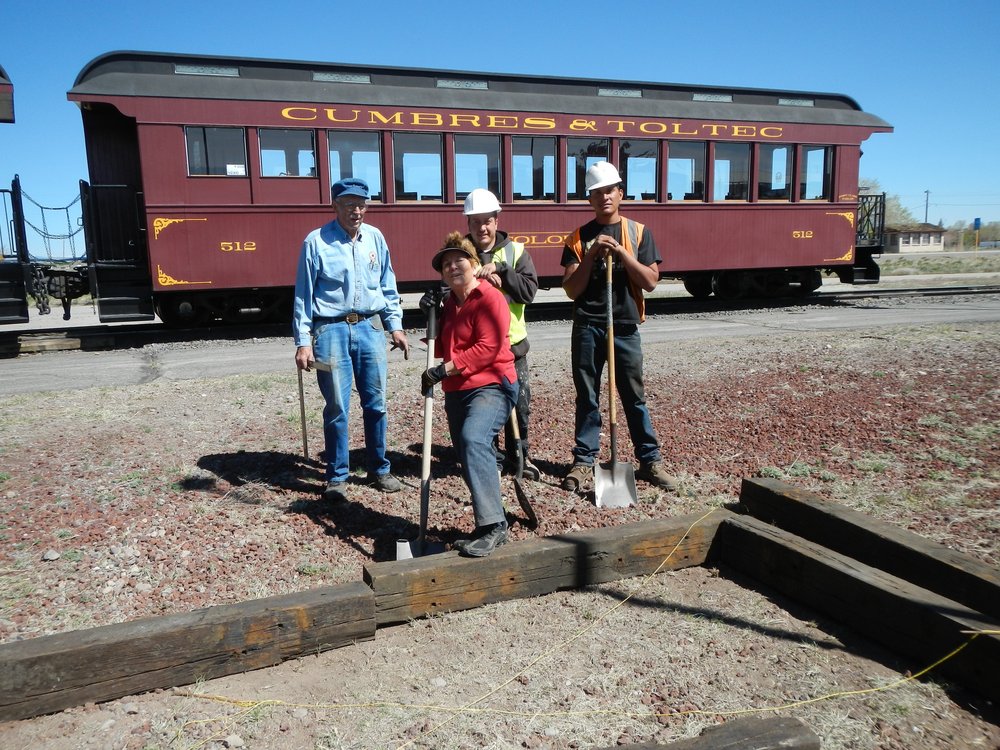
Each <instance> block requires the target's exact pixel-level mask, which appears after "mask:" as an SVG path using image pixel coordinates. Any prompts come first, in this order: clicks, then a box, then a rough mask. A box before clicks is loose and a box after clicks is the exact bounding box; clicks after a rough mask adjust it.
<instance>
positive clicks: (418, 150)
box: [392, 133, 444, 201]
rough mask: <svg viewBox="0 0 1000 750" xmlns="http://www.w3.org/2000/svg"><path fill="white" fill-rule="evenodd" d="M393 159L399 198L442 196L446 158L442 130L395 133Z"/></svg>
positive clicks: (435, 197)
mask: <svg viewBox="0 0 1000 750" xmlns="http://www.w3.org/2000/svg"><path fill="white" fill-rule="evenodd" d="M392 161H393V165H392V170H393V179H395V181H396V199H397V200H404V201H405V200H416V201H430V200H435V201H440V200H441V196H442V195H443V193H444V191H443V190H442V185H443V180H442V179H441V175H442V164H443V163H444V159H443V157H442V148H441V136H440V135H439V134H437V133H393V134H392Z"/></svg>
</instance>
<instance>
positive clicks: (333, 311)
mask: <svg viewBox="0 0 1000 750" xmlns="http://www.w3.org/2000/svg"><path fill="white" fill-rule="evenodd" d="M352 312H356V313H360V314H362V315H371V314H374V313H378V315H379V317H380V318H381V319H382V326H383V328H385V330H387V331H390V332H392V331H398V330H401V329H402V328H403V310H402V307H400V303H399V292H398V291H397V290H396V274H395V273H394V272H393V270H392V263H391V262H390V261H389V246H388V245H387V244H386V241H385V237H384V236H383V235H382V233H381V232H380V231H379V230H378V229H376V228H375V227H373V226H369V225H368V224H362V225H361V227H360V228H359V229H358V235H357V237H356V238H355V239H354V240H353V241H352V240H351V238H350V237H348V236H347V232H345V231H344V229H343V227H341V226H340V224H338V223H337V221H336V219H335V220H333V221H331V222H330V223H329V224H324V225H323V226H322V227H320V228H319V229H316V230H313V231H312V232H310V233H309V235H308V236H307V237H306V238H305V241H304V242H303V243H302V254H301V255H300V256H299V267H298V273H297V274H296V277H295V307H294V310H293V313H292V335H293V336H294V337H295V345H296V346H312V337H311V334H312V329H313V321H314V320H315V319H316V318H337V317H340V316H343V315H347V314H348V313H352Z"/></svg>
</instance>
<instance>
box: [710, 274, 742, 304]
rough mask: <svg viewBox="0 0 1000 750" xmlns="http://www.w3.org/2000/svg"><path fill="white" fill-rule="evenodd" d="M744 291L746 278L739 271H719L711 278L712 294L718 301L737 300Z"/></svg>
mask: <svg viewBox="0 0 1000 750" xmlns="http://www.w3.org/2000/svg"><path fill="white" fill-rule="evenodd" d="M746 290H747V283H746V276H745V275H744V274H743V273H742V272H740V271H720V272H719V273H716V274H714V275H713V276H712V293H713V294H715V296H716V297H718V298H719V299H739V298H740V297H743V296H744V295H745V294H746Z"/></svg>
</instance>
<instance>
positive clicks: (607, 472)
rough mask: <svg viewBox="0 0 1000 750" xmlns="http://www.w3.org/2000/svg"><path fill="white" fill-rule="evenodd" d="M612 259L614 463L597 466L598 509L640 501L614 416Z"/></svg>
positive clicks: (611, 327)
mask: <svg viewBox="0 0 1000 750" xmlns="http://www.w3.org/2000/svg"><path fill="white" fill-rule="evenodd" d="M612 260H613V259H612V258H611V255H610V254H608V255H607V256H606V257H605V260H604V263H605V265H606V266H607V268H608V300H607V311H608V335H607V338H608V357H607V359H608V416H609V419H608V421H609V422H610V424H611V428H610V432H611V461H610V462H609V463H606V464H599V465H598V466H596V467H594V502H595V504H596V505H597V507H598V508H626V507H628V506H629V505H632V504H634V503H636V502H638V501H639V494H638V492H637V491H636V488H635V469H634V468H633V467H632V464H630V463H619V462H618V421H617V417H616V414H615V393H616V388H615V321H614V318H613V317H612V313H611V271H612Z"/></svg>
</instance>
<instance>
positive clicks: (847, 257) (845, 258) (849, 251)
mask: <svg viewBox="0 0 1000 750" xmlns="http://www.w3.org/2000/svg"><path fill="white" fill-rule="evenodd" d="M838 260H842V261H844V262H847V261H849V260H854V245H851V246H850V247H849V248H847V252H846V253H844V254H843V255H841V256H840V257H839V258H823V262H824V263H835V262H836V261H838Z"/></svg>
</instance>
